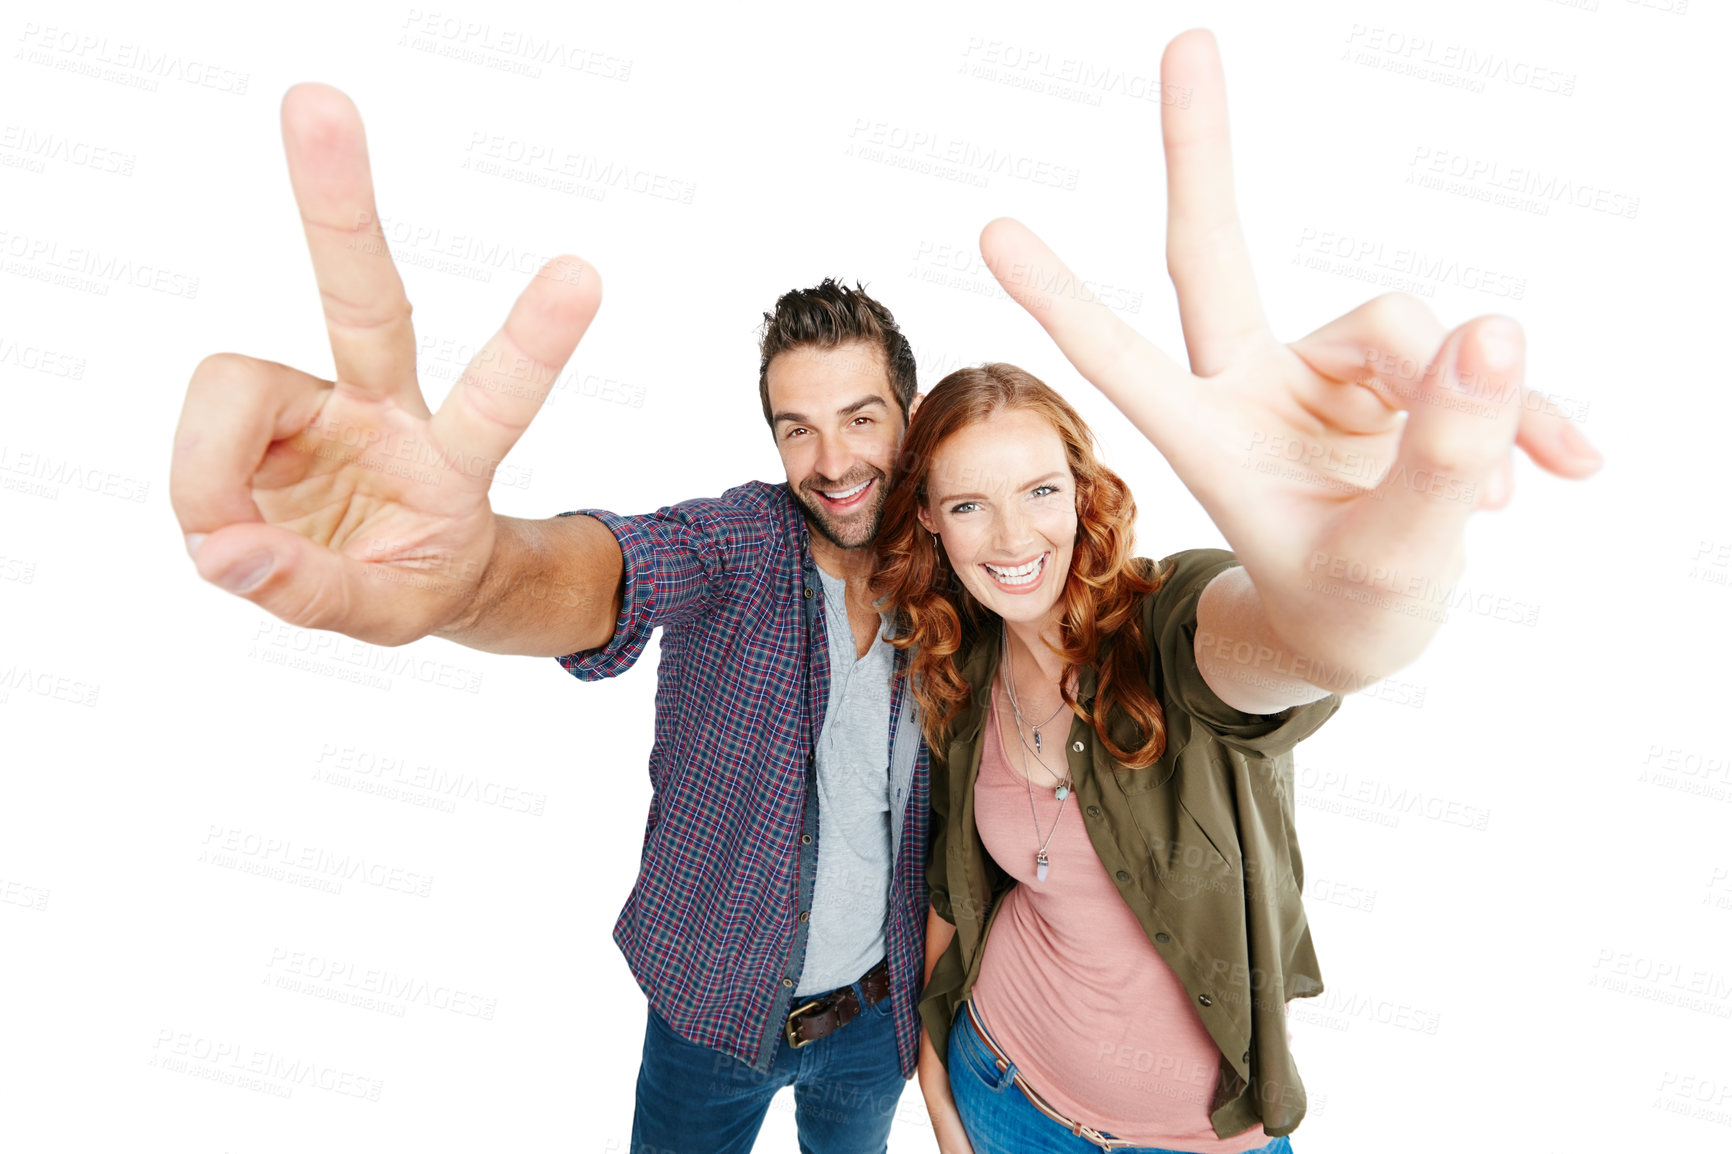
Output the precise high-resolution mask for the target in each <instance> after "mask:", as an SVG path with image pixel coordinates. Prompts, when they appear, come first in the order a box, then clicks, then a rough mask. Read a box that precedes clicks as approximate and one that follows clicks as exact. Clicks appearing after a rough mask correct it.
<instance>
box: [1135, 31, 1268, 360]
mask: <svg viewBox="0 0 1732 1154" xmlns="http://www.w3.org/2000/svg"><path fill="white" fill-rule="evenodd" d="M1169 97H1170V98H1169ZM1161 142H1162V144H1163V145H1164V147H1165V149H1166V158H1167V271H1168V273H1169V274H1171V276H1172V278H1173V287H1174V288H1175V289H1177V290H1178V295H1179V323H1180V324H1181V325H1182V326H1183V328H1184V331H1185V347H1186V349H1188V350H1189V351H1190V354H1191V371H1192V372H1194V373H1196V374H1198V375H1199V376H1205V377H1207V376H1213V375H1214V374H1216V373H1218V372H1220V371H1221V370H1222V369H1224V368H1226V367H1227V365H1228V364H1230V363H1231V362H1232V359H1233V356H1234V354H1235V353H1236V352H1238V351H1239V350H1241V349H1242V348H1244V346H1245V345H1246V344H1249V343H1256V342H1259V341H1265V340H1267V339H1268V331H1269V322H1268V320H1267V319H1266V318H1265V317H1264V315H1263V303H1262V301H1261V300H1260V299H1259V297H1258V294H1257V280H1256V277H1255V276H1253V275H1252V272H1251V256H1250V253H1249V252H1248V251H1246V248H1245V235H1244V233H1243V232H1242V231H1241V230H1240V228H1239V210H1238V207H1237V206H1236V204H1235V203H1234V199H1233V149H1232V146H1231V144H1230V143H1229V142H1228V137H1227V85H1226V81H1225V80H1224V79H1223V77H1222V73H1221V54H1220V51H1219V50H1218V49H1217V48H1216V46H1215V37H1214V36H1213V34H1211V33H1210V32H1209V30H1208V29H1206V28H1193V29H1191V30H1190V31H1189V32H1185V33H1182V34H1181V35H1179V36H1176V37H1174V38H1173V41H1172V43H1170V44H1168V45H1167V50H1166V52H1165V53H1164V54H1163V55H1162V56H1161Z"/></svg>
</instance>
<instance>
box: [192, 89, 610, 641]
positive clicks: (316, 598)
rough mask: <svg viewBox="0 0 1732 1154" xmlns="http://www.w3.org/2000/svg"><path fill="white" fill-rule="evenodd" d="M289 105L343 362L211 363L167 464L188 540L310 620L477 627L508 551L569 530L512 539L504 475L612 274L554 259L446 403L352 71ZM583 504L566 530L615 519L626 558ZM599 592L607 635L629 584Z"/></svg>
mask: <svg viewBox="0 0 1732 1154" xmlns="http://www.w3.org/2000/svg"><path fill="white" fill-rule="evenodd" d="M282 122H283V144H284V148H285V151H286V152H287V154H288V167H289V179H290V182H291V183H292V185H293V187H294V193H295V201H296V203H297V204H298V205H299V207H300V213H301V220H302V223H303V224H304V225H305V227H306V234H307V246H308V248H309V249H310V250H311V253H312V259H313V272H314V276H315V278H316V280H317V282H318V286H319V295H320V298H321V300H322V301H323V303H324V313H325V326H326V328H327V330H328V331H329V334H330V341H331V352H332V354H333V356H334V358H335V372H336V379H335V380H333V381H327V380H323V379H321V378H319V377H315V376H312V375H310V374H308V373H304V372H300V371H299V370H296V369H292V368H289V367H288V366H286V365H280V364H275V363H272V362H269V361H260V360H254V359H252V358H250V357H244V356H239V355H235V354H219V355H216V356H212V357H207V358H206V359H205V360H204V361H203V362H202V363H200V364H199V366H198V368H197V370H196V371H195V372H194V373H193V377H192V382H191V384H190V385H189V386H188V388H187V397H186V405H185V407H184V408H183V409H182V411H181V419H180V425H179V427H178V428H177V429H176V431H175V442H174V460H173V464H172V467H171V472H170V481H169V488H170V494H171V498H172V501H173V504H174V511H175V515H176V517H178V518H179V520H180V523H181V528H182V529H183V531H184V532H185V533H186V539H187V550H188V552H189V553H191V554H192V555H193V557H194V561H195V563H196V565H197V567H198V571H199V574H200V576H202V577H204V578H205V579H206V580H209V581H212V582H214V583H215V584H217V585H219V586H221V587H223V588H225V589H228V590H229V591H231V592H233V593H236V594H239V595H240V596H242V597H245V598H247V599H248V600H249V601H252V602H254V603H255V604H257V605H260V606H262V607H263V608H265V609H267V610H269V611H270V612H272V613H274V614H276V615H277V616H278V617H280V618H282V619H283V620H285V621H289V622H291V623H293V624H296V625H302V626H306V627H309V628H315V629H331V630H336V631H339V632H342V633H347V634H349V635H350V636H353V637H358V638H361V639H363V640H366V641H372V642H377V643H380V644H385V645H397V644H402V643H404V642H407V641H412V640H414V639H416V638H418V637H423V636H426V635H428V634H431V633H435V632H440V631H455V630H461V629H463V628H465V627H467V626H469V625H471V624H472V623H473V622H474V620H475V618H476V617H477V616H478V615H479V614H480V613H481V607H480V606H479V605H478V604H477V597H478V591H479V590H480V589H481V588H482V585H483V581H484V579H485V580H486V581H487V582H488V583H489V584H490V586H496V587H497V588H496V589H495V591H496V592H497V591H500V590H503V589H505V588H508V587H509V586H510V581H509V579H502V578H501V576H500V574H499V572H498V570H499V569H500V566H501V555H502V554H504V553H506V552H510V553H512V556H513V557H522V556H525V555H526V554H528V553H533V552H535V551H536V550H541V551H542V552H543V553H545V551H546V540H545V538H546V537H547V536H549V535H550V532H551V531H544V532H541V533H540V534H539V535H538V537H539V539H536V540H532V541H531V543H530V544H529V545H528V546H527V547H525V546H523V545H522V543H521V542H504V541H502V537H504V536H507V535H510V534H512V533H514V532H516V530H515V529H513V528H512V526H511V525H510V524H509V523H508V521H507V519H501V518H496V517H495V515H494V513H493V511H492V509H491V507H490V506H489V504H488V500H487V491H488V488H489V486H490V485H491V484H492V480H493V474H494V471H495V469H497V467H498V465H499V462H500V460H501V458H503V457H504V456H505V454H506V452H507V451H509V450H510V448H511V446H512V445H513V444H515V443H516V442H517V439H518V438H519V437H520V436H522V435H523V431H524V430H525V429H526V428H528V426H529V423H530V421H531V420H532V419H533V418H534V416H535V414H536V411H537V410H538V409H539V408H540V406H541V402H542V399H543V398H544V397H545V396H546V395H547V392H548V390H549V388H551V386H552V384H553V382H554V380H555V379H556V377H557V376H558V374H559V371H560V369H561V368H562V367H563V366H564V364H565V362H566V361H567V359H569V358H570V356H571V354H572V350H573V349H575V348H576V346H577V342H578V339H579V338H580V337H581V336H582V335H583V333H584V330H585V329H586V328H588V326H589V322H590V320H591V319H592V318H593V317H594V316H595V312H596V309H597V308H598V307H599V306H600V303H601V283H600V280H599V278H598V277H597V276H596V274H595V272H594V270H593V269H591V268H590V267H589V266H588V265H586V264H585V263H584V262H582V261H580V260H578V259H577V258H575V257H563V256H562V257H558V258H555V259H554V260H552V261H549V262H548V264H547V265H546V266H545V267H543V268H542V270H541V271H540V272H539V273H538V274H537V276H536V278H535V279H534V280H533V281H531V282H530V285H529V287H528V288H527V289H525V290H524V292H523V295H522V296H521V297H519V298H518V300H517V303H516V305H515V306H514V307H513V308H512V310H511V313H510V315H509V316H508V317H507V318H506V320H505V326H504V328H502V329H501V330H500V331H499V332H498V334H497V335H495V336H494V337H493V339H492V340H491V341H489V342H488V343H487V345H486V347H485V348H483V349H482V351H481V352H480V353H479V354H478V355H477V356H476V358H475V360H474V361H473V362H472V363H471V364H470V366H469V367H468V369H467V370H465V372H464V374H463V376H462V378H461V379H460V380H459V381H458V382H457V384H456V385H454V386H453V387H452V389H451V392H450V393H449V395H448V396H447V397H446V398H445V401H444V403H443V404H441V405H440V407H439V411H438V412H437V413H431V412H429V410H428V408H427V404H426V402H425V401H424V400H423V399H422V396H421V391H420V388H419V386H418V384H417V382H416V376H415V337H414V330H413V328H412V326H411V324H410V318H409V314H410V305H409V301H408V299H407V297H406V296H405V295H404V292H403V282H402V280H401V279H400V278H399V277H398V275H397V269H396V266H395V265H394V264H393V263H392V260H391V255H390V253H389V252H388V251H387V249H386V245H385V238H384V234H383V231H382V229H381V227H380V224H379V214H378V210H377V208H376V207H375V206H374V203H373V182H372V175H371V170H370V167H369V164H368V161H367V145H366V138H365V136H364V135H363V132H362V128H361V119H360V116H359V114H358V113H357V112H356V110H355V107H354V105H353V104H352V103H350V101H349V99H348V97H346V96H344V95H343V94H342V93H341V92H338V91H337V90H336V89H333V88H328V87H325V86H323V85H314V84H303V85H299V86H297V87H295V88H292V89H290V90H289V92H288V94H287V95H286V96H285V97H284V99H283V107H282ZM566 521H567V524H568V526H569V527H568V528H562V529H561V530H560V532H561V533H562V534H567V535H571V536H572V537H573V539H574V540H575V539H576V538H577V536H578V535H583V534H588V535H589V537H593V536H594V534H596V533H599V534H600V537H601V538H606V541H605V545H606V546H608V547H612V548H613V549H614V555H615V558H616V559H617V546H614V545H613V542H612V538H611V535H610V534H608V533H607V531H606V530H605V529H603V528H602V527H601V526H600V525H598V524H596V523H594V522H593V521H589V522H588V528H582V527H579V526H578V525H577V523H578V522H584V521H588V519H586V518H575V517H574V518H567V519H566ZM517 524H518V525H519V526H521V525H524V524H525V523H521V522H519V523H517ZM532 536H537V535H532ZM589 537H584V542H585V543H586V544H587V543H588V541H589ZM597 540H598V541H599V539H597ZM506 544H509V545H511V549H509V550H508V549H505V548H502V546H504V545H506ZM602 568H604V567H602ZM617 571H618V570H617V564H616V566H615V568H614V570H613V572H614V574H615V576H614V580H615V581H617ZM598 572H600V568H598ZM600 580H601V581H602V582H603V583H605V577H603V578H601V579H600ZM584 592H585V595H586V596H587V595H588V594H589V593H591V592H592V591H590V590H588V589H585V590H584ZM600 592H601V596H600V598H599V599H600V601H601V602H603V603H602V604H599V605H596V606H590V607H588V608H586V609H584V610H583V611H584V612H587V613H589V614H590V616H593V617H594V618H595V619H596V620H597V621H600V620H601V619H603V618H605V626H606V628H605V629H604V630H603V631H602V632H601V634H600V640H603V641H605V639H606V633H607V632H610V631H611V629H612V624H613V618H612V616H611V615H609V614H610V612H611V611H610V609H609V607H608V605H607V604H605V602H606V600H607V598H608V595H609V594H611V592H612V590H611V589H606V590H601V591H600ZM566 593H567V600H568V601H571V602H575V601H577V600H581V598H576V597H572V596H570V590H567V591H566ZM595 599H596V598H594V597H590V600H592V601H593V600H595ZM591 610H593V612H591ZM551 616H554V617H557V615H556V614H555V615H551ZM563 625H564V632H565V633H566V634H568V635H572V626H571V624H570V623H569V621H567V622H564V623H563ZM483 632H487V631H483ZM491 632H492V635H493V636H495V637H496V638H501V637H504V635H505V632H506V631H504V630H501V629H494V630H492V631H491ZM591 632H593V630H591ZM582 634H583V629H582V628H579V629H578V631H577V633H576V634H575V635H577V636H581V635H582ZM508 645H509V642H506V643H505V644H504V645H502V646H501V647H506V646H508ZM484 647H488V646H484ZM576 647H577V646H575V645H573V646H572V648H576ZM556 648H557V647H556ZM557 651H558V652H569V651H570V649H557Z"/></svg>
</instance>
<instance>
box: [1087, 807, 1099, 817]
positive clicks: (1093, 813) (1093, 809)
mask: <svg viewBox="0 0 1732 1154" xmlns="http://www.w3.org/2000/svg"><path fill="white" fill-rule="evenodd" d="M1100 815H1101V807H1100V806H1098V805H1091V806H1089V816H1090V817H1099V816H1100Z"/></svg>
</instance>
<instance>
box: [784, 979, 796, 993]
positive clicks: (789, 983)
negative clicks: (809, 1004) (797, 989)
mask: <svg viewBox="0 0 1732 1154" xmlns="http://www.w3.org/2000/svg"><path fill="white" fill-rule="evenodd" d="M782 988H783V989H788V990H791V989H793V988H794V979H793V978H783V979H782Z"/></svg>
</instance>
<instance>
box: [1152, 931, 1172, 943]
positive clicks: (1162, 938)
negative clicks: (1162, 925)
mask: <svg viewBox="0 0 1732 1154" xmlns="http://www.w3.org/2000/svg"><path fill="white" fill-rule="evenodd" d="M1155 940H1156V941H1157V942H1170V941H1172V940H1173V935H1172V934H1169V933H1168V932H1167V931H1166V930H1160V931H1159V932H1157V933H1156V934H1155Z"/></svg>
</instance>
